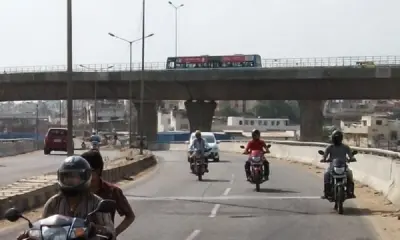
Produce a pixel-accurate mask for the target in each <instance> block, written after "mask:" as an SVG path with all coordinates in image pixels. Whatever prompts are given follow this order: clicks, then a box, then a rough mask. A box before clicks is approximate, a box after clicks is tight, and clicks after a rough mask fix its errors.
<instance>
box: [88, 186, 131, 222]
mask: <svg viewBox="0 0 400 240" xmlns="http://www.w3.org/2000/svg"><path fill="white" fill-rule="evenodd" d="M96 195H97V196H99V197H101V198H103V199H109V200H114V201H115V203H116V205H117V209H116V211H117V212H118V214H119V215H120V216H125V217H127V216H135V215H134V213H133V210H132V207H131V205H130V204H129V202H128V200H127V199H126V197H125V195H124V193H123V192H122V190H121V188H119V187H118V186H116V185H114V184H112V183H109V182H106V181H104V180H101V187H100V189H99V190H98V191H97V193H96ZM114 217H115V212H113V213H112V214H111V218H112V220H113V221H114Z"/></svg>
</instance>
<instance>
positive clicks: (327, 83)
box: [0, 57, 400, 141]
mask: <svg viewBox="0 0 400 240" xmlns="http://www.w3.org/2000/svg"><path fill="white" fill-rule="evenodd" d="M353 59H354V60H351V58H350V60H348V59H347V58H342V59H336V61H334V60H330V59H328V60H324V61H322V60H321V61H319V60H318V59H313V60H312V59H303V60H301V59H299V60H296V61H297V62H299V63H300V64H297V65H296V64H294V62H295V61H289V60H286V62H287V63H288V64H287V65H285V64H282V62H285V60H279V61H278V60H277V59H272V60H268V61H267V60H266V61H264V62H267V63H269V64H270V65H271V66H269V65H268V64H264V66H266V67H263V68H231V69H222V68H220V69H199V68H194V69H190V70H189V69H184V70H174V69H172V70H169V69H168V70H166V69H157V70H152V69H150V70H149V69H148V70H145V71H143V72H142V71H133V72H129V71H124V66H126V65H120V66H119V67H114V68H112V69H113V71H109V72H84V71H83V69H80V71H79V72H74V73H73V89H74V91H73V92H74V93H73V98H74V99H93V98H94V94H93V93H94V88H95V86H97V98H98V99H127V98H128V96H129V87H128V86H129V82H131V84H132V95H133V98H134V99H139V89H140V82H141V81H142V80H143V82H144V84H145V100H146V102H145V107H144V111H145V113H144V116H145V118H146V121H145V122H146V126H143V128H145V132H148V134H147V135H148V139H149V140H151V139H152V137H150V135H153V136H155V134H154V133H155V132H156V130H157V124H156V123H157V117H156V107H155V101H157V100H182V99H186V100H188V101H186V103H185V105H186V109H187V114H188V118H189V121H190V126H191V129H192V130H193V129H202V130H209V129H211V121H212V116H213V115H214V110H215V107H216V103H215V102H214V100H235V99H238V100H266V99H270V100H299V105H300V109H301V134H302V140H305V141H317V140H318V139H319V138H320V137H321V135H322V122H323V115H322V108H323V100H328V99H388V98H400V91H399V90H398V89H400V57H386V58H385V57H375V58H373V59H376V60H374V62H375V64H377V65H376V66H375V67H374V68H363V67H360V65H359V64H357V61H356V59H357V60H361V59H364V58H359V57H358V58H353ZM365 59H366V60H367V58H366V57H365ZM332 62H333V64H331V63H332ZM274 63H275V64H276V66H275V67H273V66H274V65H273V64H274ZM305 63H307V64H305ZM310 63H314V66H312V64H310ZM320 63H321V64H320ZM322 63H327V64H326V65H327V66H323V64H322ZM149 66H151V67H152V66H160V65H159V64H151V63H150V64H149ZM91 67H92V66H91ZM101 67H103V69H104V65H102V66H101ZM127 67H129V65H128V66H127ZM34 69H36V70H37V71H41V72H33V71H34V70H32V71H26V72H20V73H18V72H16V71H11V70H8V71H7V70H4V72H5V74H1V75H0V86H1V88H0V89H1V90H0V101H13V100H60V99H66V97H67V96H66V86H67V73H66V72H63V71H64V70H65V68H62V67H57V68H56V69H57V70H56V71H54V70H53V71H49V72H46V71H45V70H43V69H50V70H51V69H54V68H52V67H46V68H43V67H36V68H34ZM118 69H119V71H116V70H118ZM77 70H79V69H77ZM11 72H13V73H11ZM208 100H210V101H208Z"/></svg>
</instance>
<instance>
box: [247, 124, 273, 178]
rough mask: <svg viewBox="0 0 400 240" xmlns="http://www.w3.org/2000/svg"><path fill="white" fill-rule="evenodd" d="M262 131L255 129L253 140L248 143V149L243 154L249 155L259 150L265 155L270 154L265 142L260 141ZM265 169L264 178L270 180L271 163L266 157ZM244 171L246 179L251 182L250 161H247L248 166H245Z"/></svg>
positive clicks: (252, 134)
mask: <svg viewBox="0 0 400 240" xmlns="http://www.w3.org/2000/svg"><path fill="white" fill-rule="evenodd" d="M260 135H261V134H260V131H259V130H257V129H254V130H253V131H252V132H251V137H252V138H253V139H252V140H250V141H249V142H248V143H247V146H246V149H245V150H244V152H243V154H249V153H250V152H251V151H252V150H259V151H263V152H265V153H269V149H268V147H267V145H266V144H265V142H264V141H263V140H261V139H260ZM263 165H264V166H263V167H264V178H265V180H268V177H269V162H268V161H267V159H266V158H265V157H264V159H263ZM244 169H245V171H246V177H247V179H248V180H249V177H250V159H247V161H246V164H245V165H244Z"/></svg>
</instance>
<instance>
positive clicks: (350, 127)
mask: <svg viewBox="0 0 400 240" xmlns="http://www.w3.org/2000/svg"><path fill="white" fill-rule="evenodd" d="M340 128H341V129H342V131H343V133H344V134H345V135H344V137H345V139H344V141H345V142H346V143H347V144H349V145H353V146H359V147H372V148H384V149H392V150H397V145H398V138H399V131H400V120H389V119H387V117H386V116H378V115H372V116H363V117H361V121H360V122H344V121H342V122H341V124H340Z"/></svg>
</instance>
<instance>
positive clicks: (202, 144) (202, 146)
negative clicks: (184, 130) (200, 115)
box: [189, 130, 208, 172]
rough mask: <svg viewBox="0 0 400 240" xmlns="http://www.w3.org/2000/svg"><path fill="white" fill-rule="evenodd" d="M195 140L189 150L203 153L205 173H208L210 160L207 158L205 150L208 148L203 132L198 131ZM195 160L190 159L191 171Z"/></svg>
mask: <svg viewBox="0 0 400 240" xmlns="http://www.w3.org/2000/svg"><path fill="white" fill-rule="evenodd" d="M194 136H195V139H193V141H192V144H191V145H190V147H189V149H190V151H191V152H192V151H193V150H194V149H198V150H200V152H201V156H204V160H205V161H204V163H205V168H206V169H205V171H206V172H208V158H207V157H206V156H205V150H206V148H207V142H206V140H205V139H204V138H202V137H201V131H200V130H196V132H195V134H194ZM192 164H193V159H192V158H190V169H192Z"/></svg>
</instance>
